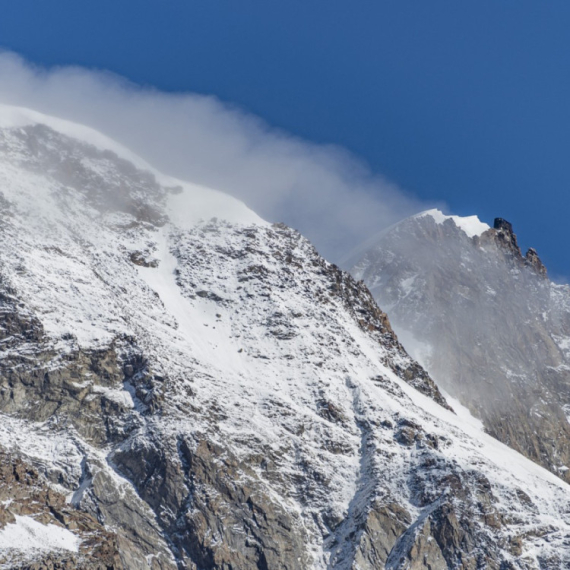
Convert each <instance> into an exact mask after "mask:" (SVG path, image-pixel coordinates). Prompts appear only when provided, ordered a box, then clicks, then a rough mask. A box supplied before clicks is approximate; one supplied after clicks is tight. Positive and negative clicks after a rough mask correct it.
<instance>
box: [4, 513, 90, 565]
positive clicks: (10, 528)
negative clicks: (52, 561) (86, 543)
mask: <svg viewBox="0 0 570 570" xmlns="http://www.w3.org/2000/svg"><path fill="white" fill-rule="evenodd" d="M80 544H81V540H80V539H79V538H77V537H76V536H75V535H74V534H73V533H72V532H70V531H69V530H67V529H65V528H61V527H59V526H56V525H54V524H48V525H44V524H41V523H39V522H38V521H36V520H34V519H33V518H31V517H20V516H16V522H15V523H11V524H7V525H6V526H5V527H4V528H3V529H2V530H0V553H11V552H10V551H15V552H17V553H18V554H20V553H21V554H25V555H38V554H47V553H49V552H57V551H58V550H67V551H69V552H79V545H80Z"/></svg>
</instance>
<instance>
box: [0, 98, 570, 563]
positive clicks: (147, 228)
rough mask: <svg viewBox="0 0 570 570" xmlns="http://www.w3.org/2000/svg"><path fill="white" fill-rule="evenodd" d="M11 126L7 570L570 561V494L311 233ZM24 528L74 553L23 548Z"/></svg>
mask: <svg viewBox="0 0 570 570" xmlns="http://www.w3.org/2000/svg"><path fill="white" fill-rule="evenodd" d="M38 121H39V123H40V124H38ZM2 125H4V126H2ZM0 127H1V128H0V183H1V184H0V190H1V192H2V200H1V205H2V217H1V219H0V230H1V231H0V245H1V247H0V317H1V322H0V324H1V328H0V342H1V347H2V348H1V350H2V355H1V356H2V358H1V359H0V449H3V451H2V455H1V456H0V465H1V466H2V471H1V473H6V474H7V475H5V477H11V475H10V473H12V474H14V473H16V471H17V470H18V469H20V468H14V467H13V465H14V464H15V463H14V462H19V463H17V464H18V465H20V464H21V465H26V467H25V470H28V471H26V473H28V472H29V473H33V474H34V475H33V477H32V480H33V481H34V483H33V485H32V487H33V488H34V489H36V490H34V491H33V493H35V494H33V493H32V491H30V488H31V487H30V486H29V485H28V484H27V483H22V481H20V480H18V481H17V482H16V483H15V482H14V481H13V478H14V477H15V476H14V477H13V478H12V479H10V481H11V482H10V483H9V484H8V487H5V486H1V487H0V501H2V502H1V510H0V513H2V514H1V515H0V561H2V563H4V560H9V561H15V560H18V561H22V563H21V564H20V562H17V564H20V566H18V565H17V564H16V562H14V563H12V562H7V563H6V564H8V567H10V568H12V567H15V568H17V567H22V568H24V567H29V568H54V569H55V568H60V567H63V568H65V567H66V566H65V565H66V564H67V566H69V565H70V564H71V565H72V567H78V568H82V567H84V568H87V569H91V568H98V566H97V564H100V563H101V564H105V565H106V568H107V570H108V569H109V568H124V569H129V570H130V569H133V570H134V569H137V570H139V569H144V568H151V569H153V570H166V569H168V570H170V569H175V568H177V569H191V570H198V569H200V570H205V569H216V570H232V569H237V568H239V569H240V570H250V569H251V570H255V569H257V570H269V569H271V570H280V569H281V570H297V569H298V570H307V569H309V568H311V569H314V570H324V569H327V570H328V569H333V568H335V569H343V570H349V569H353V570H357V569H370V570H372V569H377V568H390V569H394V570H395V569H402V570H403V569H412V568H413V569H416V568H422V569H423V568H425V569H429V568H431V569H434V568H437V569H438V570H439V569H442V568H462V569H469V570H471V569H473V570H475V569H479V568H496V569H501V570H503V569H506V568H517V569H525V570H528V569H538V568H540V569H555V568H562V567H565V566H568V564H570V554H569V553H568V548H567V545H568V541H569V536H570V534H569V528H570V526H569V525H570V498H569V497H570V495H569V494H568V486H567V485H566V484H565V483H564V482H563V481H562V480H560V479H559V478H557V477H554V476H553V475H552V474H551V473H549V472H548V471H546V470H543V469H541V468H539V467H538V466H536V465H535V464H534V463H532V462H530V461H528V460H527V459H525V458H523V457H522V456H520V455H519V454H518V453H516V452H515V451H513V450H511V449H509V448H508V447H506V446H504V445H502V444H500V443H499V442H497V441H496V440H494V439H493V438H491V437H489V436H488V435H486V434H485V433H484V432H483V431H482V430H481V429H480V427H479V426H478V425H476V424H475V422H474V420H473V418H471V417H470V416H469V414H468V413H467V412H466V411H465V410H464V409H463V408H461V407H460V406H453V407H454V409H453V410H452V409H451V408H450V406H449V405H448V404H447V402H446V400H445V399H444V397H443V396H442V393H441V392H440V390H439V389H438V387H437V386H436V384H435V383H434V382H433V381H432V380H431V378H430V376H429V375H428V374H427V373H426V371H425V370H424V369H423V368H422V367H421V366H420V365H419V364H418V363H417V362H416V361H414V360H413V359H412V358H411V357H410V356H409V355H408V354H407V353H406V351H405V350H404V348H403V347H402V345H401V344H400V342H399V340H398V338H397V337H396V335H395V333H394V331H393V329H392V326H391V325H390V322H389V321H388V318H387V316H386V314H385V313H384V312H383V311H382V310H380V309H379V308H378V306H377V305H376V303H375V301H374V299H373V297H372V295H371V294H370V292H369V290H368V288H367V287H366V286H365V285H364V284H362V283H359V282H357V281H355V280H354V279H353V278H352V277H351V276H350V275H349V274H348V273H346V272H343V271H341V270H340V269H339V268H338V267H336V266H334V265H332V264H330V263H328V262H327V261H325V260H324V259H322V258H321V257H320V256H319V255H318V253H317V252H316V251H315V249H314V248H313V247H312V245H311V244H310V243H308V242H307V240H305V239H304V238H303V237H302V236H301V235H299V234H298V233H297V232H295V231H294V230H292V229H290V228H287V227H285V226H283V225H281V224H275V225H271V224H268V223H266V222H264V221H263V220H260V219H259V218H258V217H257V216H256V215H255V214H253V213H252V212H250V211H249V210H248V209H247V208H246V207H245V206H244V205H243V204H241V203H239V202H236V201H235V200H233V199H231V198H230V197H227V196H224V195H222V194H219V193H217V192H215V191H211V190H207V189H204V188H200V187H196V186H193V185H191V184H187V183H180V182H179V181H176V180H172V179H170V178H168V177H165V176H163V175H161V174H159V173H157V172H152V171H150V170H149V169H148V167H146V166H145V165H143V164H141V163H140V162H138V160H137V159H136V157H131V156H130V155H128V153H126V151H124V150H121V149H120V148H117V146H116V145H115V144H114V143H113V142H112V141H108V140H107V139H105V138H104V137H102V135H98V134H97V135H95V134H94V133H92V132H90V131H89V130H86V129H82V128H81V127H79V126H73V129H71V130H70V127H69V125H68V124H65V123H61V122H58V121H57V120H54V119H50V118H48V117H43V118H41V120H40V119H38V118H37V115H34V116H33V117H32V116H29V115H27V114H26V112H25V111H22V110H19V111H14V110H10V109H6V108H2V109H0ZM71 135H73V136H71ZM78 137H79V138H78ZM545 283H546V281H545V280H544V279H542V280H541V281H540V284H541V285H540V286H541V287H544V286H545V285H544V284H545ZM15 469H16V471H15ZM18 472H19V471H18ZM18 477H20V476H19V475H18ZM29 487H30V488H29ZM5 489H8V490H7V491H5ZM22 489H24V490H22ZM54 493H55V494H54ZM56 495H57V496H56ZM5 496H7V498H6V499H5V498H4V497H5ZM31 496H33V497H35V498H34V499H33V500H32V501H30V499H29V497H31ZM54 497H56V498H55V499H54ZM63 497H65V501H64V500H63ZM30 505H33V508H31V507H30ZM20 516H27V517H29V520H28V519H26V520H28V523H27V524H28V527H29V525H30V524H32V523H33V524H35V525H40V527H38V528H40V530H39V531H38V532H40V531H41V532H43V533H44V534H45V533H46V532H55V531H54V529H53V528H52V527H51V526H50V525H52V524H53V525H56V526H58V525H59V526H58V528H59V529H60V530H59V531H58V532H60V533H61V532H64V531H65V533H68V532H69V533H71V537H72V539H73V541H74V542H72V544H76V545H77V552H76V553H75V552H72V553H71V554H69V552H71V551H69V552H68V553H67V554H65V553H63V554H62V552H60V551H59V550H58V549H56V548H55V547H53V544H52V545H51V546H50V547H46V548H45V549H43V550H42V551H41V552H39V551H37V549H35V548H34V547H33V545H31V543H28V545H27V546H26V545H22V544H14V543H13V542H10V541H9V540H8V538H7V537H9V536H11V535H10V533H11V532H13V527H12V526H10V525H13V524H16V523H18V524H20V523H19V522H18V521H20V519H19V518H17V517H20ZM13 520H14V521H16V523H14V522H11V521H13ZM30 520H31V521H32V522H30ZM56 521H57V522H56ZM24 522H25V521H24ZM22 524H23V523H22ZM28 527H26V526H25V525H24V526H22V527H21V529H20V530H22V532H25V529H26V528H28ZM34 528H35V527H34ZM46 529H47V530H46ZM87 531H88V532H87ZM62 536H65V537H67V538H68V539H69V536H70V535H68V534H65V535H62ZM103 546H104V548H103ZM50 548H51V549H50ZM60 550H61V549H60ZM68 550H69V549H68ZM9 564H12V566H10V565H9ZM25 564H27V566H25ZM34 565H35V566H34ZM73 565H75V566H73ZM82 565H83V566H82ZM0 566H1V565H0Z"/></svg>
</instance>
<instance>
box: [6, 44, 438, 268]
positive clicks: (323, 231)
mask: <svg viewBox="0 0 570 570" xmlns="http://www.w3.org/2000/svg"><path fill="white" fill-rule="evenodd" d="M0 102H2V103H8V104H14V105H20V106H23V107H30V108H33V109H36V110H38V111H41V112H44V113H47V114H52V115H56V116H59V117H62V118H65V119H69V120H72V121H76V122H80V123H83V124H85V125H88V126H91V127H94V128H96V129H98V130H100V131H102V132H104V133H105V134H107V135H108V136H110V137H112V138H114V139H115V140H117V141H118V142H120V143H122V144H123V145H125V146H127V147H128V148H130V149H131V150H132V151H133V152H135V153H137V154H139V155H140V156H141V157H142V158H144V159H145V160H146V161H147V162H149V163H150V164H152V165H153V166H155V167H156V168H157V169H159V170H161V171H163V172H165V173H167V174H170V175H173V176H176V177H178V178H182V179H186V180H189V181H192V182H196V183H199V184H202V185H205V186H209V187H212V188H217V189H219V190H223V191H225V192H228V193H229V194H232V195H234V196H236V197H238V198H240V199H241V200H243V201H244V202H246V204H248V205H249V206H250V207H251V208H252V209H253V210H255V211H256V212H257V213H259V214H260V215H261V216H262V217H264V218H265V219H267V220H270V221H283V222H285V223H287V224H288V225H290V226H292V227H294V228H297V229H298V230H300V231H301V232H302V233H303V234H304V235H306V236H307V237H309V238H310V239H311V240H312V241H313V243H315V245H316V246H317V248H318V249H319V250H320V251H321V252H322V253H323V254H324V255H325V256H327V257H328V258H329V259H331V260H338V259H340V258H341V257H342V256H343V255H344V254H345V253H346V252H347V251H349V250H350V249H352V248H353V247H354V246H355V245H357V244H358V243H359V242H361V241H363V240H364V239H366V238H367V237H368V236H370V235H372V234H374V233H376V232H378V231H379V230H381V229H382V228H384V227H386V226H388V225H389V224H392V223H394V222H396V221H398V220H399V219H401V218H403V217H405V216H407V215H410V214H412V213H415V212H417V211H419V210H422V209H426V208H427V207H428V206H431V205H432V204H429V205H427V204H425V203H421V202H420V201H419V200H417V199H415V198H414V197H412V196H411V195H408V194H406V193H405V192H403V191H402V190H400V189H399V188H397V187H396V186H395V185H394V184H391V183H390V182H388V181H387V180H385V179H384V178H383V177H382V176H379V175H376V174H373V173H372V172H371V171H370V170H369V168H367V166H366V165H365V164H364V163H363V162H361V161H359V160H358V159H356V158H355V157H354V156H352V155H351V154H350V153H348V152H347V151H345V150H343V149H342V148H339V147H336V146H332V145H317V144H313V143H310V142H307V141H304V140H301V139H299V138H296V137H294V136H291V135H289V134H287V133H285V132H283V131H280V130H277V129H274V128H271V127H270V126H268V125H267V124H266V123H265V122H264V121H263V120H261V119H259V118H258V117H255V116H253V115H251V114H248V113H246V112H244V111H243V110H242V109H239V108H236V107H234V106H231V105H228V104H225V103H222V102H220V101H219V100H218V99H216V98H215V97H211V96H203V95H197V94H193V93H179V94H172V93H164V92H161V91H158V90H156V89H152V88H147V87H141V86H138V85H135V84H133V83H131V82H129V81H127V80H125V79H124V78H121V77H119V76H117V75H113V74H111V73H108V72H102V71H93V70H88V69H84V68H80V67H58V68H52V69H45V68H39V67H36V66H33V65H31V64H30V63H28V62H26V61H25V60H23V59H22V58H21V57H19V56H18V55H16V54H13V53H11V52H3V53H0ZM379 136H381V134H379Z"/></svg>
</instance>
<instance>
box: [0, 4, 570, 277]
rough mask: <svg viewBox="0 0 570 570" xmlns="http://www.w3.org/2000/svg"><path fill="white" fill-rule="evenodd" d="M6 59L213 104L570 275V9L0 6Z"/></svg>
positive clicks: (549, 6) (519, 6)
mask: <svg viewBox="0 0 570 570" xmlns="http://www.w3.org/2000/svg"><path fill="white" fill-rule="evenodd" d="M0 8H1V9H2V18H1V19H0V45H1V46H3V47H4V48H7V49H10V50H13V51H15V52H17V53H19V54H21V55H22V56H24V57H25V58H26V59H27V60H28V61H31V62H34V63H37V64H41V65H46V66H52V65H68V64H77V65H81V66H86V67H90V68H91V67H94V68H101V69H108V70H111V71H113V72H115V73H118V74H120V75H123V76H125V77H127V78H129V79H130V80H132V81H134V82H136V83H140V84H143V85H149V86H154V87H156V88H157V89H160V90H163V91H171V92H178V91H192V92H197V93H203V94H214V95H216V96H217V97H219V98H220V99H222V100H223V101H226V102H229V103H232V104H235V105H237V106H239V107H242V108H243V109H245V110H247V111H249V112H251V113H254V114H256V115H259V116H260V117H262V118H263V119H265V120H266V121H267V122H268V123H269V124H271V125H274V126H276V127H279V128H282V129H284V130H286V131H289V132H291V133H294V134H295V135H298V136H300V137H303V138H305V139H308V140H310V141H314V142H317V143H334V144H338V145H341V146H343V147H345V148H347V149H349V150H350V151H352V152H353V153H355V154H357V155H359V156H360V157H362V158H363V159H364V160H365V161H367V162H368V164H369V165H370V166H371V168H372V169H373V171H375V172H378V173H382V174H383V175H385V176H386V177H388V178H389V179H390V180H392V181H394V182H395V183H397V184H398V185H399V186H400V187H402V188H404V189H405V190H408V191H410V192H412V193H414V194H415V195H417V196H418V197H419V198H420V199H422V200H424V201H426V202H431V201H444V202H446V203H447V204H448V205H449V207H450V210H451V211H452V212H453V213H457V214H462V215H468V214H473V213H477V214H478V215H479V216H480V217H481V218H482V219H483V220H485V221H487V222H491V221H492V219H493V217H495V216H501V217H504V218H507V219H509V220H510V221H512V222H513V224H514V226H515V230H516V231H517V233H518V234H519V237H520V240H521V242H522V244H523V246H534V247H536V248H537V249H538V251H539V254H540V255H541V257H542V258H543V260H544V261H545V262H546V264H547V266H548V267H549V269H550V271H551V273H554V274H558V275H570V247H568V239H567V227H568V217H569V215H570V191H569V189H570V168H569V166H570V161H569V156H568V155H569V147H570V106H569V102H570V33H569V30H570V3H568V2H562V1H549V2H536V1H532V2H531V1H525V0H517V1H515V0H502V1H500V2H497V1H485V0H478V1H468V0H464V1H461V2H457V1H456V0H455V1H433V2H425V1H421V0H415V1H412V0H410V1H406V2H396V1H390V2H388V1H382V0H374V1H362V0H356V1H351V2H348V1H346V2H344V1H338V2H324V1H311V0H305V1H297V0H288V1H287V2H276V1H272V0H264V1H261V0H260V1H248V0H242V1H240V2H235V0H234V1H233V2H232V1H229V0H228V1H224V0H203V1H196V2H194V1H190V0H184V1H178V0H169V1H166V2H165V1H160V2H159V1H158V0H156V1H149V0H137V1H136V2H135V1H130V0H121V1H120V2H118V1H116V0H115V1H113V2H111V1H107V0H99V1H98V2H89V3H87V2H77V0H69V1H67V0H52V1H50V2H40V1H38V0H18V1H17V2H13V1H10V2H7V1H4V0H0Z"/></svg>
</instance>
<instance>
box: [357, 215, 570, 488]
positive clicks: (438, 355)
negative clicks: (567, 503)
mask: <svg viewBox="0 0 570 570" xmlns="http://www.w3.org/2000/svg"><path fill="white" fill-rule="evenodd" d="M353 265H354V267H353V270H352V272H353V274H354V275H355V277H356V278H357V279H364V281H365V282H366V283H367V284H368V286H369V287H370V289H371V291H372V293H373V294H374V297H375V298H376V299H377V300H378V302H379V303H380V304H381V305H382V306H383V307H384V308H385V309H387V310H388V311H389V313H390V317H391V320H392V323H393V325H394V327H395V330H396V331H397V332H398V334H399V335H400V338H402V339H405V342H404V345H405V346H406V347H407V348H408V349H409V350H410V352H411V354H413V355H414V356H415V357H416V358H417V359H418V360H419V361H420V362H421V363H422V364H423V365H424V366H425V367H426V369H427V370H428V371H429V373H430V374H431V375H432V377H433V378H435V379H436V380H437V382H438V385H440V386H442V387H443V388H444V389H445V390H446V391H447V392H448V393H449V394H451V395H452V396H453V397H455V398H457V399H459V400H460V401H461V402H462V403H463V404H464V405H466V406H467V407H468V408H469V409H470V410H471V411H472V412H473V413H474V415H476V416H477V417H479V418H481V419H482V420H483V423H484V425H485V428H486V431H487V432H488V433H490V434H491V435H493V436H494V437H496V438H497V439H499V440H501V441H503V442H505V443H507V444H508V445H510V446H511V447H513V448H514V449H517V450H518V451H520V452H521V453H523V454H525V455H526V456H527V457H529V458H531V459H532V460H533V461H536V462H537V463H539V464H541V465H543V466H544V467H546V468H547V469H549V470H550V471H552V472H553V473H554V474H556V475H558V476H559V477H560V478H562V479H564V480H566V481H570V469H569V468H570V423H569V420H568V417H569V412H570V352H569V348H570V288H569V287H568V286H567V285H560V284H556V283H553V282H552V281H550V280H549V279H548V277H547V273H546V268H545V267H544V265H543V264H542V262H541V261H540V259H539V257H538V255H537V253H536V251H535V250H534V249H530V250H529V251H528V252H527V253H526V255H525V256H523V255H522V253H521V250H520V248H519V246H518V243H517V237H516V235H515V234H514V233H513V228H512V226H511V224H510V223H508V222H507V221H505V220H503V219H500V218H498V219H496V220H495V224H494V227H493V228H490V227H489V226H487V225H486V224H482V223H481V222H479V221H478V220H477V219H476V218H475V217H471V218H459V217H457V216H444V215H443V214H442V213H441V212H439V211H437V210H435V211H429V212H425V213H423V214H420V215H418V216H414V217H412V218H409V219H407V220H405V221H403V222H402V223H400V224H398V225H396V226H395V227H393V228H390V229H389V230H388V231H387V232H385V233H384V234H383V235H381V236H379V238H378V239H377V241H376V243H375V244H373V245H372V246H371V247H369V248H367V250H366V251H361V252H360V253H358V254H357V256H356V259H354V260H353Z"/></svg>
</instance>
